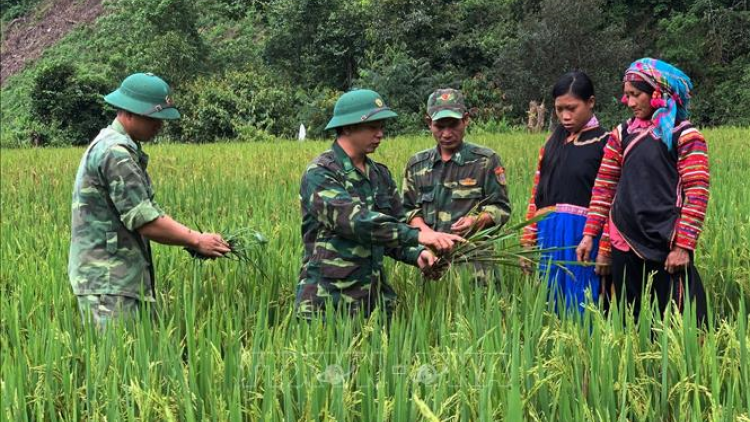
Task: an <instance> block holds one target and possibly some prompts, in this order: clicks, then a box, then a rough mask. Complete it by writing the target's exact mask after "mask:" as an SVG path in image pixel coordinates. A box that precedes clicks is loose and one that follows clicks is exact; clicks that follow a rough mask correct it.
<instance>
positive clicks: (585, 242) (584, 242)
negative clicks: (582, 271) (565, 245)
mask: <svg viewBox="0 0 750 422" xmlns="http://www.w3.org/2000/svg"><path fill="white" fill-rule="evenodd" d="M592 249H594V237H593V236H590V235H587V234H585V235H583V239H581V243H579V244H578V247H577V248H576V257H577V258H578V262H589V259H590V258H591V250H592Z"/></svg>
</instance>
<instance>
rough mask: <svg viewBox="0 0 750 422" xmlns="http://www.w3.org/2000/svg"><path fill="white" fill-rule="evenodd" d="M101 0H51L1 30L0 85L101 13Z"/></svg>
mask: <svg viewBox="0 0 750 422" xmlns="http://www.w3.org/2000/svg"><path fill="white" fill-rule="evenodd" d="M102 11H103V8H102V0H50V1H45V2H43V3H41V5H40V6H39V7H38V8H37V10H36V11H35V12H32V13H30V14H29V15H27V16H23V17H21V18H18V19H15V20H13V21H11V22H9V23H8V25H4V26H3V29H2V34H3V43H2V48H1V49H0V85H2V84H4V83H5V81H6V80H7V79H8V77H9V76H11V75H13V74H15V73H18V72H20V71H21V70H23V68H24V66H25V65H26V64H27V63H29V62H31V61H33V60H34V59H36V58H37V57H39V56H41V55H42V53H43V52H44V50H45V49H46V48H48V47H50V46H52V45H54V44H55V43H56V42H57V41H59V40H60V39H62V38H63V37H64V36H65V35H67V34H68V32H70V31H71V30H73V29H74V28H75V27H76V26H78V25H81V24H88V23H90V22H93V21H94V20H95V19H96V18H97V17H98V16H99V15H101V14H102Z"/></svg>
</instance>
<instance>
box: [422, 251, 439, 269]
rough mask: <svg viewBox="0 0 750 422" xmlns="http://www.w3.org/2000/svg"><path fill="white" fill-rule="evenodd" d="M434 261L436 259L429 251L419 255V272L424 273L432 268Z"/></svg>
mask: <svg viewBox="0 0 750 422" xmlns="http://www.w3.org/2000/svg"><path fill="white" fill-rule="evenodd" d="M436 260H437V257H436V256H435V254H434V253H432V251H430V250H429V249H425V250H423V251H422V252H421V253H420V254H419V258H417V266H418V267H419V269H420V270H422V271H424V270H426V269H428V268H430V267H432V265H433V264H434V263H435V261H436Z"/></svg>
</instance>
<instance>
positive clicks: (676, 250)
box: [578, 58, 709, 321]
mask: <svg viewBox="0 0 750 422" xmlns="http://www.w3.org/2000/svg"><path fill="white" fill-rule="evenodd" d="M623 82H624V88H623V91H624V94H625V95H624V96H623V103H626V104H627V105H628V107H630V108H631V110H632V111H633V117H632V118H630V119H628V120H627V121H626V122H625V123H622V124H620V125H619V126H617V128H615V130H613V131H612V134H611V135H610V137H609V140H608V142H607V147H606V148H605V152H604V158H603V160H602V165H601V167H600V169H599V174H598V176H597V179H596V183H595V185H594V190H593V192H592V198H591V205H590V211H589V215H588V220H587V222H586V228H585V231H584V238H583V240H582V241H581V244H580V245H579V246H578V258H579V259H580V260H582V261H586V260H588V259H589V253H590V251H591V250H592V248H594V238H595V236H597V235H598V234H599V233H600V232H602V229H604V230H605V231H607V232H608V233H609V237H610V239H611V243H612V280H613V284H614V288H615V292H616V294H617V297H623V296H624V298H625V299H626V300H627V302H628V303H629V304H632V305H633V310H634V314H635V316H636V318H637V317H638V315H639V313H640V308H641V296H642V292H643V291H644V288H645V286H646V285H647V283H648V279H649V278H650V277H653V282H652V283H651V291H650V293H651V297H652V298H654V299H656V300H657V301H658V304H659V308H660V310H661V311H662V312H664V310H665V309H666V307H667V305H668V304H669V303H670V302H671V301H674V303H675V304H676V305H677V308H678V310H680V311H682V310H683V307H684V305H685V302H686V300H685V299H686V298H687V297H688V295H689V297H690V298H691V299H693V300H694V301H695V306H696V310H697V318H698V321H703V320H704V318H705V311H706V295H705V292H704V290H703V285H702V283H701V279H700V275H699V274H698V272H697V271H696V269H695V266H694V265H693V251H694V250H695V247H696V244H697V241H698V236H699V235H700V233H701V230H702V228H703V220H704V218H705V215H706V206H707V205H708V188H709V171H708V151H707V149H706V141H705V139H704V138H703V135H702V134H701V133H700V132H699V131H698V130H697V129H696V128H695V127H693V125H692V124H691V123H690V121H689V120H687V116H688V112H687V107H688V102H689V100H690V91H691V89H692V87H693V86H692V83H691V81H690V78H689V77H688V76H687V75H685V73H683V72H682V71H681V70H680V69H677V68H676V67H674V66H672V65H670V64H668V63H665V62H663V61H660V60H655V59H650V58H644V59H640V60H637V61H635V62H634V63H633V64H631V65H630V67H629V68H628V70H627V71H626V72H625V77H624V78H623ZM605 225H606V227H605Z"/></svg>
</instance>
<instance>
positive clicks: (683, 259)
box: [664, 246, 690, 274]
mask: <svg viewBox="0 0 750 422" xmlns="http://www.w3.org/2000/svg"><path fill="white" fill-rule="evenodd" d="M689 263H690V254H689V253H688V251H687V250H686V249H683V248H681V247H679V246H675V247H673V248H672V251H671V252H669V255H667V260H666V261H664V269H665V270H667V272H668V273H670V274H674V273H676V272H677V271H680V270H682V269H684V268H685V267H687V266H688V264H689Z"/></svg>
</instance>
